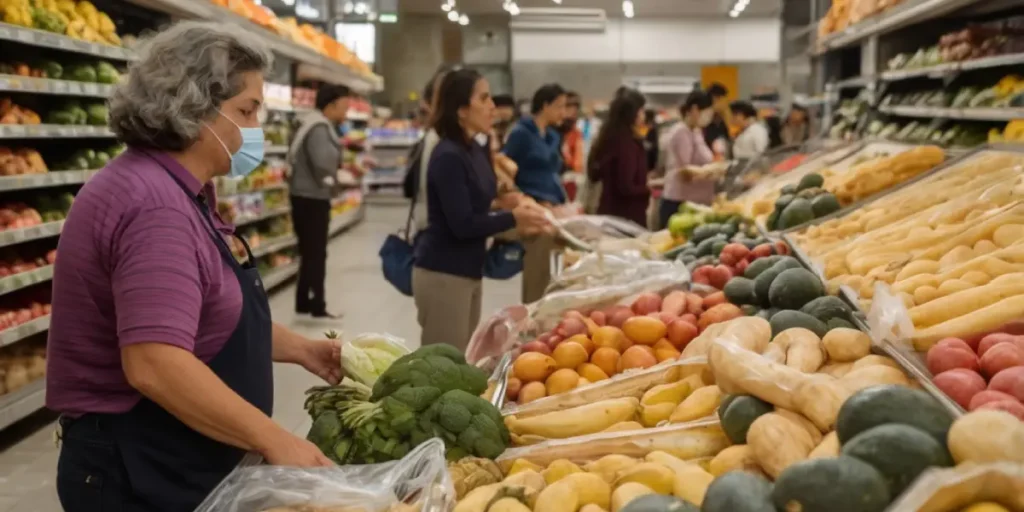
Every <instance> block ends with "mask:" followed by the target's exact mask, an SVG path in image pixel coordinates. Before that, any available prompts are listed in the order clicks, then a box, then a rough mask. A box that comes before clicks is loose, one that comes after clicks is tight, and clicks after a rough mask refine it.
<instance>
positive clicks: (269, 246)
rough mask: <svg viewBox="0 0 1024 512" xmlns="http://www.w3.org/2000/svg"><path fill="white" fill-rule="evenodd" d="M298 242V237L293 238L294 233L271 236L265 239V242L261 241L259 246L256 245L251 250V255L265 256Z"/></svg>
mask: <svg viewBox="0 0 1024 512" xmlns="http://www.w3.org/2000/svg"><path fill="white" fill-rule="evenodd" d="M298 242H299V239H298V238H295V235H285V236H279V237H275V238H272V239H270V240H267V241H265V242H262V243H261V244H260V245H259V247H256V248H255V249H253V250H252V256H253V257H254V258H260V257H263V256H266V255H268V254H271V253H275V252H277V251H280V250H282V249H287V248H289V247H294V246H295V244H297V243H298Z"/></svg>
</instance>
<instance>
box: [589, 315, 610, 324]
mask: <svg viewBox="0 0 1024 512" xmlns="http://www.w3.org/2000/svg"><path fill="white" fill-rule="evenodd" d="M590 320H592V321H593V322H594V323H595V324H597V325H598V327H604V326H605V325H608V315H606V314H605V313H604V311H591V312H590Z"/></svg>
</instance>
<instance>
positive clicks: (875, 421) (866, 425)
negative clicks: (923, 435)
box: [836, 385, 953, 445]
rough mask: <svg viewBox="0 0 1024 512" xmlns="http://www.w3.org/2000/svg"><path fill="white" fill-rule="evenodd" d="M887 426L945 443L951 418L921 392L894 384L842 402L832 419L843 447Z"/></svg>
mask: <svg viewBox="0 0 1024 512" xmlns="http://www.w3.org/2000/svg"><path fill="white" fill-rule="evenodd" d="M888 423H901V424H904V425H910V426H912V427H917V428H919V429H921V430H924V431H925V432H927V433H928V434H929V435H931V436H932V437H933V438H935V440H936V441H939V442H940V443H943V444H945V442H946V435H947V434H948V433H949V427H950V426H951V425H952V424H953V418H952V417H951V416H950V413H949V411H947V410H946V409H945V408H944V407H943V406H942V404H940V403H939V401H938V400H936V399H935V398H933V397H932V396H931V395H929V394H928V393H927V392H925V391H921V390H918V389H912V388H908V387H906V386H898V385H884V386H872V387H870V388H867V389H862V390H860V391H858V392H856V393H854V394H853V396H851V397H850V398H847V399H846V401H845V402H843V405H842V407H840V408H839V416H838V417H837V418H836V434H838V436H839V442H840V443H841V444H844V445H845V444H846V443H847V442H848V441H850V440H851V439H853V438H854V437H856V436H857V435H858V434H860V433H861V432H864V431H867V430H869V429H871V428H874V427H877V426H879V425H885V424H888Z"/></svg>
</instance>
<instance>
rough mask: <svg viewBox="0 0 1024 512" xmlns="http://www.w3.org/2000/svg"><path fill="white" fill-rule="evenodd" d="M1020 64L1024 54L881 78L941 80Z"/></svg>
mask: <svg viewBox="0 0 1024 512" xmlns="http://www.w3.org/2000/svg"><path fill="white" fill-rule="evenodd" d="M1019 64H1024V53H1012V54H1009V55H997V56H995V57H985V58H982V59H971V60H965V61H961V62H947V63H945V64H938V65H935V66H928V67H923V68H913V69H895V70H892V71H884V72H882V74H881V75H879V76H880V78H881V79H882V80H884V81H887V82H895V81H897V80H906V79H908V78H917V77H922V76H927V77H933V78H941V77H942V76H944V75H947V74H950V73H956V72H959V71H969V70H973V69H989V68H998V67H1003V66H1015V65H1019Z"/></svg>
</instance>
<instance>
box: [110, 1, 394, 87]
mask: <svg viewBox="0 0 1024 512" xmlns="http://www.w3.org/2000/svg"><path fill="white" fill-rule="evenodd" d="M130 1H131V2H132V3H134V4H138V5H141V6H143V7H148V8H150V9H155V10H157V11H161V12H166V13H170V14H173V15H177V16H181V17H184V18H192V19H203V20H209V21H217V22H221V23H231V24H233V25H237V26H240V27H242V28H243V29H245V30H246V31H247V32H249V33H250V34H251V35H253V36H255V37H258V38H259V39H260V40H261V41H262V42H263V43H264V44H266V45H267V47H268V48H270V49H271V50H273V51H274V52H275V53H277V54H278V55H281V56H283V57H286V58H289V59H291V60H294V61H296V62H298V63H299V69H298V76H299V78H300V79H312V80H320V81H324V82H330V83H336V84H343V85H347V86H349V87H351V88H353V89H355V90H357V91H359V92H376V91H380V90H381V89H383V85H384V84H383V82H382V81H381V80H380V78H379V77H376V76H373V77H367V76H363V75H360V74H359V73H357V72H356V71H354V70H352V69H350V68H349V67H348V66H345V65H344V64H342V63H340V62H337V61H334V60H331V59H329V58H327V57H326V56H324V55H321V54H319V53H317V52H316V51H314V50H313V49H312V48H309V47H308V46H305V45H303V44H300V43H296V42H294V41H291V40H289V39H286V38H284V37H282V36H280V35H278V34H276V33H274V32H272V31H270V30H268V29H266V28H264V27H262V26H260V25H258V24H256V23H253V22H252V21H250V20H249V19H247V18H244V17H242V16H239V15H237V14H235V13H233V12H231V11H229V10H228V9H224V8H221V7H219V6H217V5H214V4H213V3H212V2H210V1H209V0H130Z"/></svg>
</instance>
